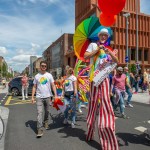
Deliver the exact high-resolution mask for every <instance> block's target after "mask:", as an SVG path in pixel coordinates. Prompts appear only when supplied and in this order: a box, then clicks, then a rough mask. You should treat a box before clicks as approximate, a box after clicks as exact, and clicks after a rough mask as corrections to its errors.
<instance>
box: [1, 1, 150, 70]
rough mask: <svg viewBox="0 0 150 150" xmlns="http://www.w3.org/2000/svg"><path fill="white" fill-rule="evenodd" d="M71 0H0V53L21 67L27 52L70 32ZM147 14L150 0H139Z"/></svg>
mask: <svg viewBox="0 0 150 150" xmlns="http://www.w3.org/2000/svg"><path fill="white" fill-rule="evenodd" d="M74 1H75V0H0V55H1V56H3V57H4V58H5V60H6V61H7V63H8V65H9V66H11V67H12V68H13V69H14V70H17V71H22V70H23V69H24V68H25V67H26V66H27V65H28V64H29V57H30V56H31V55H37V56H41V55H42V52H43V51H44V50H45V49H46V48H47V47H48V46H49V45H50V44H51V43H52V42H53V41H55V40H56V39H57V38H58V37H60V36H61V35H62V34H63V33H74V24H75V19H74V17H75V12H74V10H75V8H74V7H75V5H74ZM141 11H142V12H144V13H147V14H150V0H141Z"/></svg>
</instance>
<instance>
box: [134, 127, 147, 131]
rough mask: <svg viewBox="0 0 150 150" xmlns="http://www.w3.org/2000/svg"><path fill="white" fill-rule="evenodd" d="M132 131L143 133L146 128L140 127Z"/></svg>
mask: <svg viewBox="0 0 150 150" xmlns="http://www.w3.org/2000/svg"><path fill="white" fill-rule="evenodd" d="M134 129H135V130H138V131H140V132H144V131H145V130H147V128H145V127H142V126H139V127H136V128H134Z"/></svg>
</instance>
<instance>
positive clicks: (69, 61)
mask: <svg viewBox="0 0 150 150" xmlns="http://www.w3.org/2000/svg"><path fill="white" fill-rule="evenodd" d="M68 65H69V66H70V57H68Z"/></svg>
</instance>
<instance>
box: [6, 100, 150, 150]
mask: <svg viewBox="0 0 150 150" xmlns="http://www.w3.org/2000/svg"><path fill="white" fill-rule="evenodd" d="M16 99H17V98H16ZM14 101H15V98H14ZM149 106H150V105H148V104H147V105H146V104H140V103H134V108H126V109H125V110H126V114H127V115H128V116H129V117H130V119H127V120H126V119H122V118H117V119H116V135H117V139H118V141H119V145H120V149H121V150H149V146H150V141H149V140H147V139H146V138H145V134H144V133H143V131H142V130H141V129H143V128H144V129H145V128H148V127H150V124H149V123H148V121H149V120H150V116H149V114H150V110H149ZM8 108H9V110H10V115H9V119H8V124H7V131H6V139H5V150H28V149H30V150H41V149H43V150H70V149H71V150H97V149H100V144H99V140H98V135H97V131H96V136H95V141H92V142H86V141H85V137H86V132H87V127H86V114H87V110H86V109H84V108H83V114H78V116H77V125H76V128H75V129H72V128H71V126H70V124H69V125H67V126H64V125H63V124H62V122H63V116H62V115H59V114H58V112H57V111H56V110H55V109H54V108H52V107H51V108H50V111H51V117H50V121H49V126H50V130H47V131H46V130H44V135H43V137H42V138H36V105H32V104H30V103H27V104H25V103H22V104H20V103H19V104H14V105H8ZM136 127H138V128H137V129H138V130H136V129H135V128H136Z"/></svg>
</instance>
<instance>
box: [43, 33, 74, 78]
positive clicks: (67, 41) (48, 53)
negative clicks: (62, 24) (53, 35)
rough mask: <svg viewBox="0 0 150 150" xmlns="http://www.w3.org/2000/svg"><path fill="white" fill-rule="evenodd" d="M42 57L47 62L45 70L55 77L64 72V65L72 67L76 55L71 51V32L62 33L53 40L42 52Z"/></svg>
mask: <svg viewBox="0 0 150 150" xmlns="http://www.w3.org/2000/svg"><path fill="white" fill-rule="evenodd" d="M43 58H44V59H45V61H46V62H47V64H48V66H47V70H48V71H49V72H51V73H52V75H53V76H54V77H55V78H58V77H59V76H62V75H64V74H65V72H64V70H65V66H66V65H69V66H71V67H74V64H75V61H76V56H75V55H74V51H73V34H67V33H65V34H63V35H62V36H61V37H59V38H58V39H57V40H56V41H55V42H53V43H52V44H51V45H50V46H49V47H48V48H47V49H46V50H45V51H44V52H43Z"/></svg>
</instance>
